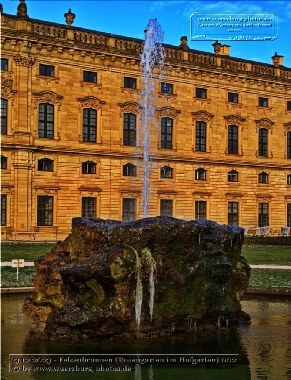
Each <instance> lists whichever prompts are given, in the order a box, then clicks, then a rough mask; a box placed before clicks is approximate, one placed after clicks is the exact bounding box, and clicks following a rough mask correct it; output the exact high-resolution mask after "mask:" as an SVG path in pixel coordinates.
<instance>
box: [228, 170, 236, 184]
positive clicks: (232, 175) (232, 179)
mask: <svg viewBox="0 0 291 380" xmlns="http://www.w3.org/2000/svg"><path fill="white" fill-rule="evenodd" d="M237 181H238V172H237V171H236V170H230V171H229V172H228V182H237Z"/></svg>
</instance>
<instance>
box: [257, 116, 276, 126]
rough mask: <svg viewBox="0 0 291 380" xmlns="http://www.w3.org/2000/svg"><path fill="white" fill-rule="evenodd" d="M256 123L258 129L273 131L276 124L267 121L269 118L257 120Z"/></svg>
mask: <svg viewBox="0 0 291 380" xmlns="http://www.w3.org/2000/svg"><path fill="white" fill-rule="evenodd" d="M255 121H256V123H257V128H267V129H271V128H272V126H273V125H274V124H275V123H274V122H273V121H272V120H270V119H267V118H263V119H260V120H255Z"/></svg>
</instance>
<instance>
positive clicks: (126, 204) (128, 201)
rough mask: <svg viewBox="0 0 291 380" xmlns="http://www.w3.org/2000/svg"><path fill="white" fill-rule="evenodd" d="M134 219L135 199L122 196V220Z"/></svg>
mask: <svg viewBox="0 0 291 380" xmlns="http://www.w3.org/2000/svg"><path fill="white" fill-rule="evenodd" d="M135 219H136V199H135V198H123V199H122V220H123V221H125V222H129V221H131V220H135Z"/></svg>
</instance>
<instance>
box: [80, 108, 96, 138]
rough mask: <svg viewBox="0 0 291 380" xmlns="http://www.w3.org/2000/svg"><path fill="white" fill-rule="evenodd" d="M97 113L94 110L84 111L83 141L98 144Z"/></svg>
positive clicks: (87, 109)
mask: <svg viewBox="0 0 291 380" xmlns="http://www.w3.org/2000/svg"><path fill="white" fill-rule="evenodd" d="M96 131H97V111H96V110H94V109H92V108H84V109H83V141H90V142H96Z"/></svg>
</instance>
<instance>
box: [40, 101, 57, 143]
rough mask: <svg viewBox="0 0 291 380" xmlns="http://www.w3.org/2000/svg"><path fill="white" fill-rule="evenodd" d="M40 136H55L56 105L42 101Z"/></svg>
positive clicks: (50, 137) (49, 137) (48, 137)
mask: <svg viewBox="0 0 291 380" xmlns="http://www.w3.org/2000/svg"><path fill="white" fill-rule="evenodd" d="M38 137H40V138H47V139H53V138H54V106H53V105H52V104H49V103H40V104H39V106H38Z"/></svg>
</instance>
